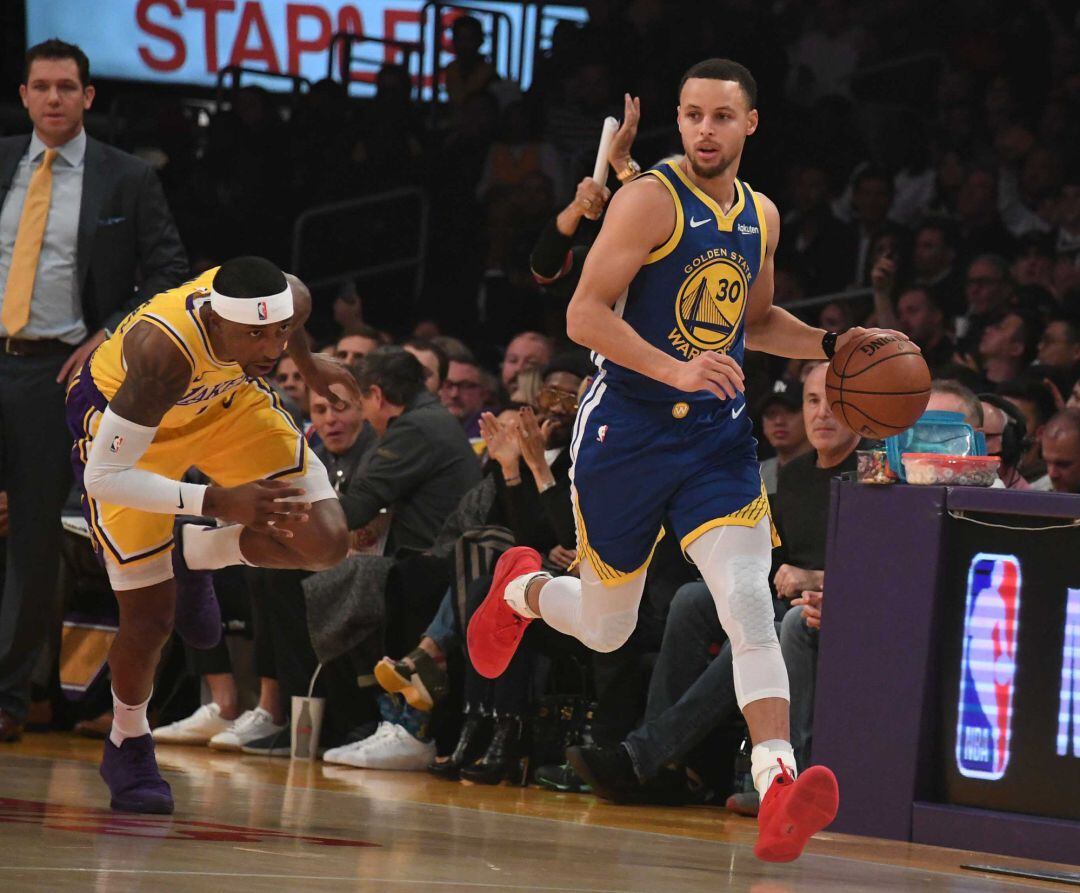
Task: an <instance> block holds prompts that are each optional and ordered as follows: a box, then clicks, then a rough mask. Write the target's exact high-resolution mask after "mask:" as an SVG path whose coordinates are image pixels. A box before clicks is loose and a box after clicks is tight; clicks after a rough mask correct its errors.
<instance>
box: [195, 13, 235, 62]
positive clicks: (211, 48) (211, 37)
mask: <svg viewBox="0 0 1080 893" xmlns="http://www.w3.org/2000/svg"><path fill="white" fill-rule="evenodd" d="M187 6H188V9H196V10H199V11H200V12H202V14H203V42H204V43H205V44H206V73H207V74H217V71H218V57H217V51H218V43H217V17H218V14H219V13H222V12H232V11H233V10H234V9H236V0H187Z"/></svg>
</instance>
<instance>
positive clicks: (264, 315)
mask: <svg viewBox="0 0 1080 893" xmlns="http://www.w3.org/2000/svg"><path fill="white" fill-rule="evenodd" d="M255 309H256V310H257V311H258V313H259V319H260V320H266V319H268V318H269V316H270V314H269V313H268V312H267V310H266V301H259V303H258V304H256V305H255Z"/></svg>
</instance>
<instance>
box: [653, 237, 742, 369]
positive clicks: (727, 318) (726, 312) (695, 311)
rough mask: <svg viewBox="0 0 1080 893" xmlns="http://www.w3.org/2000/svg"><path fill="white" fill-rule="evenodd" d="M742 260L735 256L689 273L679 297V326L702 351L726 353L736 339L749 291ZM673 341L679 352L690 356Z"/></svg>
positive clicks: (683, 333) (687, 340)
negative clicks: (724, 350)
mask: <svg viewBox="0 0 1080 893" xmlns="http://www.w3.org/2000/svg"><path fill="white" fill-rule="evenodd" d="M710 253H711V252H710ZM724 253H725V254H727V252H724ZM740 260H742V258H740V257H738V256H737V255H734V254H732V256H729V257H720V258H716V259H714V260H710V261H709V262H707V263H703V264H701V265H700V266H696V265H694V266H692V267H691V269H689V270H688V271H687V272H689V274H690V275H688V276H687V277H686V279H685V280H684V281H683V284H682V288H680V289H679V292H678V295H677V296H676V298H675V324H676V326H677V327H678V331H679V334H680V335H682V337H683V338H684V339H685V340H686V342H688V343H689V344H691V345H693V346H694V347H697V348H699V349H700V350H723V349H724V348H726V347H728V346H729V345H730V344H731V342H732V341H734V340H735V335H736V334H737V333H738V330H739V323H740V322H741V321H742V316H743V311H744V310H745V309H746V293H747V291H748V290H749V289H748V285H747V279H746V273H745V271H744V269H743V266H742V265H741V264H740V263H739V261H740ZM672 334H674V333H672ZM671 340H672V342H673V343H674V344H675V347H676V348H677V349H679V350H680V351H681V352H683V353H688V351H685V350H682V347H681V346H680V345H679V344H678V343H677V341H675V339H671ZM696 354H697V351H694V352H693V355H695V356H696Z"/></svg>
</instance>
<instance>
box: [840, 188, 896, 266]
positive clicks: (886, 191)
mask: <svg viewBox="0 0 1080 893" xmlns="http://www.w3.org/2000/svg"><path fill="white" fill-rule="evenodd" d="M892 199H893V180H892V177H891V176H890V175H889V173H888V172H887V171H885V170H882V169H881V168H877V167H865V168H863V169H862V170H861V171H859V173H858V174H856V175H855V182H854V184H853V187H852V194H851V210H852V221H853V223H854V224H855V228H856V251H855V262H854V264H853V265H852V267H849V269H851V276H852V278H851V282H852V284H854V285H856V286H865V285H868V284H869V283H870V269H871V267H872V266H873V262H874V260H876V258H874V257H873V254H872V252H871V248H872V244H871V243H872V242H873V240H874V239H875V237H877V235H878V234H879V233H881V232H882V231H883V230H884V229H886V223H887V219H888V216H889V208H890V207H892Z"/></svg>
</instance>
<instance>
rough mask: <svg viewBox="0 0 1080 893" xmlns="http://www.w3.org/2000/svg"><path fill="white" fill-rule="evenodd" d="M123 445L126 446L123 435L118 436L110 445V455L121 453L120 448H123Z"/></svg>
mask: <svg viewBox="0 0 1080 893" xmlns="http://www.w3.org/2000/svg"><path fill="white" fill-rule="evenodd" d="M123 445H124V438H123V437H122V436H121V435H119V434H117V435H116V437H114V438H113V439H112V443H110V444H109V452H110V453H119V452H120V447H122V446H123Z"/></svg>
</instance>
